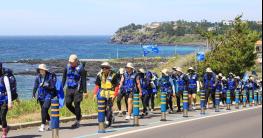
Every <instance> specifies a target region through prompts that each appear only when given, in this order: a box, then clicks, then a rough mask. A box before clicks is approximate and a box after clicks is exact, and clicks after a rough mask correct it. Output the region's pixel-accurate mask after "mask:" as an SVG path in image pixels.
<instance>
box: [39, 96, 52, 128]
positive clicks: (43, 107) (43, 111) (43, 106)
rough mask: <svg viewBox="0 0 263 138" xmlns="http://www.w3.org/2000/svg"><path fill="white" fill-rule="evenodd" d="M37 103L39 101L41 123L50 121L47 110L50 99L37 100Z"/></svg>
mask: <svg viewBox="0 0 263 138" xmlns="http://www.w3.org/2000/svg"><path fill="white" fill-rule="evenodd" d="M39 103H40V108H41V119H42V124H46V121H50V116H49V114H48V110H49V108H50V106H51V100H44V101H39Z"/></svg>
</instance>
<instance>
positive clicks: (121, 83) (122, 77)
mask: <svg viewBox="0 0 263 138" xmlns="http://www.w3.org/2000/svg"><path fill="white" fill-rule="evenodd" d="M123 83H124V75H122V76H121V81H120V85H119V92H120V90H121V89H122V86H123ZM119 92H118V93H119Z"/></svg>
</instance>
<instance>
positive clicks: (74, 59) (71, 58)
mask: <svg viewBox="0 0 263 138" xmlns="http://www.w3.org/2000/svg"><path fill="white" fill-rule="evenodd" d="M77 60H78V56H77V55H75V54H72V55H70V56H69V60H68V61H69V62H76V61H77Z"/></svg>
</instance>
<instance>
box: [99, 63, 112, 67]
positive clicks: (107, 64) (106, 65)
mask: <svg viewBox="0 0 263 138" xmlns="http://www.w3.org/2000/svg"><path fill="white" fill-rule="evenodd" d="M100 66H101V68H102V67H109V68H111V65H110V63H109V62H103V63H102V64H101V65H100Z"/></svg>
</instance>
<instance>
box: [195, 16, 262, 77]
mask: <svg viewBox="0 0 263 138" xmlns="http://www.w3.org/2000/svg"><path fill="white" fill-rule="evenodd" d="M241 17H242V16H238V17H236V19H235V21H234V24H233V26H232V27H231V28H229V29H228V30H226V31H225V32H224V33H223V34H217V33H216V32H205V33H203V36H204V37H207V38H208V40H209V44H210V47H211V51H209V52H207V53H206V60H205V62H202V63H200V64H199V69H200V70H199V73H200V74H203V72H204V70H205V68H206V67H211V68H212V69H213V70H214V71H215V72H216V73H219V72H222V73H223V74H227V73H229V72H233V73H235V74H236V75H242V74H243V73H245V72H246V71H248V70H251V68H252V67H254V66H255V59H256V53H255V52H254V51H255V42H256V41H257V40H259V39H260V33H259V32H257V31H254V30H252V29H250V28H249V23H247V22H243V21H242V20H241Z"/></svg>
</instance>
